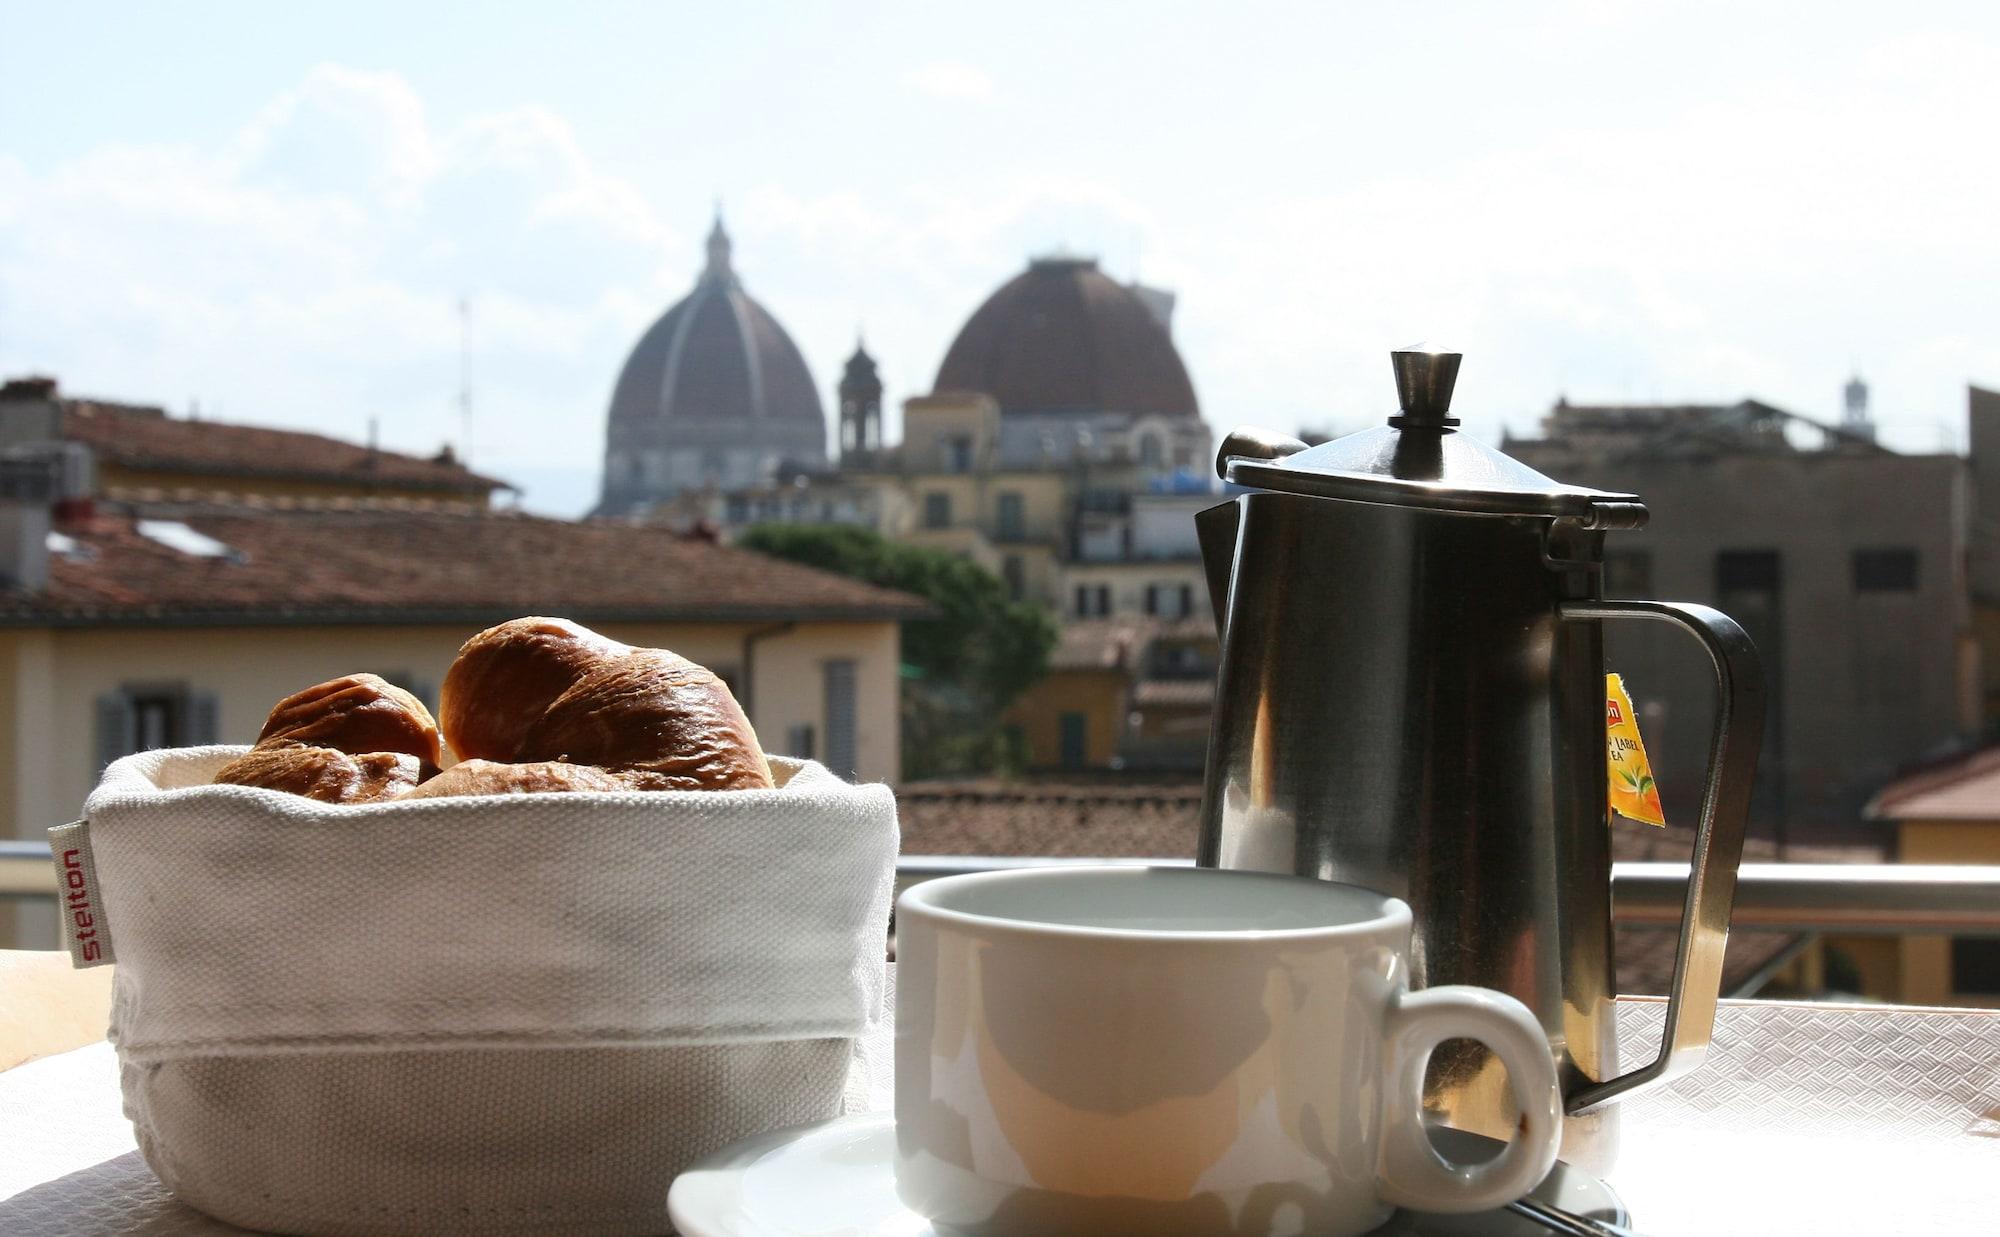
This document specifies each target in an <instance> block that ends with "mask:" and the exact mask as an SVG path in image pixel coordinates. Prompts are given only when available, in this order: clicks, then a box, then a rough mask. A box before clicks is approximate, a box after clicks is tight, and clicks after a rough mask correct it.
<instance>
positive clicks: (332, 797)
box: [215, 740, 423, 803]
mask: <svg viewBox="0 0 2000 1237" xmlns="http://www.w3.org/2000/svg"><path fill="white" fill-rule="evenodd" d="M422 776H423V766H422V762H421V761H419V760H418V759H417V757H415V756H412V755H410V754H409V753H408V752H365V753H362V754H360V755H349V754H348V753H346V752H337V751H335V750H333V749H332V748H330V747H315V746H312V745H310V744H305V743H292V742H289V741H286V740H279V741H278V742H276V743H260V744H258V745H257V746H256V747H254V748H251V749H250V750H249V751H248V752H245V753H244V754H243V755H241V756H238V757H237V758H236V759H234V760H232V761H230V762H229V763H228V764H226V765H224V766H222V768H221V769H220V770H218V771H217V772H216V775H215V780H216V781H217V782H220V783H225V784H228V785H233V786H263V787H266V788H268V789H271V790H287V791H290V792H291V793H293V794H295V795H304V796H305V797H306V798H308V799H317V800H319V801H320V802H321V803H377V802H380V801H381V800H384V799H394V798H398V797H400V796H401V795H403V794H404V793H406V792H408V791H410V790H412V789H414V788H415V787H416V786H417V783H418V781H419V780H420V779H421V778H422Z"/></svg>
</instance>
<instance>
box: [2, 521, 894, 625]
mask: <svg viewBox="0 0 2000 1237" xmlns="http://www.w3.org/2000/svg"><path fill="white" fill-rule="evenodd" d="M412 506H413V505H412V504H408V503H402V504H380V505H378V504H371V503H367V502H345V503H329V504H324V505H305V506H301V507H297V508H295V509H291V510H273V509H261V510H260V509H253V508H250V507H248V506H244V505H193V506H179V505H162V506H153V507H132V508H127V509H123V510H120V511H118V512H116V513H112V512H108V511H107V508H106V507H105V506H104V505H102V504H100V505H99V507H98V509H97V514H95V515H92V516H89V517H86V518H83V519H78V520H71V521H65V522H63V523H62V524H60V525H59V528H58V531H59V532H60V533H61V534H62V535H63V536H64V537H66V538H67V539H68V542H67V543H65V545H64V549H63V551H61V552H57V553H53V554H51V555H50V570H49V575H50V581H49V585H48V587H47V588H46V589H43V590H41V591H40V592H37V593H32V594H29V593H23V592H20V591H14V592H0V624H9V625H16V626H20V625H65V626H69V625H95V624H99V623H118V622H134V621H143V622H154V623H158V622H253V623H254V622H306V621H336V622H338V621H346V622H378V621H379V622H397V621H401V622H409V621H456V620H459V619H467V620H479V619H486V618H505V617H511V616H515V615H521V614H563V615H568V616H571V617H574V618H577V619H580V620H584V621H589V620H591V619H593V618H595V619H599V620H615V619H630V620H642V619H645V620H675V621H698V620H704V619H714V620H730V619H750V618H755V619H772V620H782V619H800V618H808V617H813V618H828V619H850V620H858V619H885V618H887V619H906V618H920V617H923V616H924V615H925V614H927V613H928V612H929V610H928V607H927V605H926V603H924V602H923V601H922V600H921V599H919V598H916V597H912V596H910V595H908V594H905V593H898V592H893V591H891V590H888V589H883V588H876V587H874V586H872V585H868V584H863V583H860V582H859V581H855V580H850V579H847V578H846V577H843V576H837V575H833V574H831V573H828V572H824V571H818V570H815V569H813V568H811V567H804V566H800V565H797V564H794V563H788V562H782V561H779V560H776V559H771V558H766V557H764V556H763V555H760V554H755V553H752V552H751V551H749V550H742V549H736V548H733V547H729V546H720V545H715V544H713V543H710V542H705V541H696V540H688V539H684V538H682V537H679V536H677V535H675V534H674V533H671V532H668V531H666V530H664V529H660V528H657V527H648V526H644V525H637V524H625V523H610V522H597V523H572V522H569V521H566V520H551V519H542V518H538V517H534V516H527V515H520V514H515V513H511V512H498V511H490V510H485V509H465V508H442V507H441V508H437V509H432V510H415V509H412ZM140 520H164V521H173V522H178V523H183V524H185V525H186V526H187V527H188V528H190V529H192V530H193V531H194V532H195V533H197V534H200V535H201V536H202V537H207V538H211V539H213V540H214V541H216V542H219V543H221V545H222V546H225V547H227V548H228V551H229V552H228V553H226V554H222V555H215V556H202V555H199V554H191V553H188V552H186V550H185V549H181V548H175V546H174V545H172V544H168V543H165V542H163V541H161V540H159V539H156V538H154V537H148V536H146V535H144V534H142V533H141V531H140V530H139V528H138V522H139V521H140Z"/></svg>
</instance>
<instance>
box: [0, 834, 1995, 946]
mask: <svg viewBox="0 0 2000 1237" xmlns="http://www.w3.org/2000/svg"><path fill="white" fill-rule="evenodd" d="M1096 863H1115V864H1130V865H1147V864H1156V865H1170V866H1189V865H1190V861H1189V860H1186V859H1069V858H1064V859H1050V858H1035V857H1029V856H1007V857H997V858H996V857H986V856H974V855H904V856H903V857H902V858H900V859H899V860H897V862H896V884H897V887H898V888H899V889H901V888H903V887H905V886H908V885H913V884H916V883H917V882H919V881H925V880H930V879H932V878H934V877H939V876H953V875H957V874H959V873H963V872H992V871H998V870H1001V869H1005V868H1024V867H1054V866H1062V865H1072V866H1073V865H1078V864H1096ZM1687 876H1688V869H1687V865H1686V864H1683V863H1619V864H1613V865H1612V869H1611V909H1612V916H1613V918H1614V919H1615V920H1616V921H1617V922H1618V923H1619V924H1621V925H1625V926H1630V927H1635V928H1661V929H1671V928H1674V927H1676V926H1677V925H1678V924H1679V923H1680V917H1681V908H1682V904H1683V903H1684V901H1685V900H1686V897H1687ZM55 893H56V885H55V876H54V871H53V869H52V868H51V866H50V863H49V848H48V844H47V843H45V842H0V900H5V899H26V898H34V899H42V898H53V897H55ZM1730 922H1731V925H1732V926H1733V927H1735V928H1737V929H1739V930H1744V931H1757V932H1791V933H1828V934H1832V935H1837V936H1849V935H1874V934H1880V935H1900V934H1903V933H1935V934H1940V935H1950V936H2000V866H1993V867H1978V866H1962V867H1961V866H1946V865H1933V864H1840V863H1835V864H1817V863H1746V864H1744V865H1743V867H1742V868H1741V869H1740V870H1739V872H1738V874H1737V878H1736V910H1735V913H1734V915H1733V916H1732V917H1731V920H1730Z"/></svg>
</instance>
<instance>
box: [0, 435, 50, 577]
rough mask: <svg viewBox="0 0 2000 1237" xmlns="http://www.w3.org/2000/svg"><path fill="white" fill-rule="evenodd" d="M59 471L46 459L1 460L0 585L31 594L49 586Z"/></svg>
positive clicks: (20, 458)
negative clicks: (52, 518) (50, 548)
mask: <svg viewBox="0 0 2000 1237" xmlns="http://www.w3.org/2000/svg"><path fill="white" fill-rule="evenodd" d="M60 469H61V465H60V463H59V461H57V460H55V459H52V458H49V457H46V456H43V457H35V456H24V457H19V458H6V459H0V586H6V587H11V588H18V589H26V590H27V591H28V592H31V593H34V592H40V591H41V590H42V589H44V588H47V587H48V583H49V533H50V532H51V531H52V525H51V523H50V514H49V511H50V507H51V505H52V504H53V502H54V499H55V493H56V483H57V480H58V477H59V473H60Z"/></svg>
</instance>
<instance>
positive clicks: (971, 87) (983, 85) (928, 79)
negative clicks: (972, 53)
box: [903, 60, 993, 103]
mask: <svg viewBox="0 0 2000 1237" xmlns="http://www.w3.org/2000/svg"><path fill="white" fill-rule="evenodd" d="M903 84H904V85H905V86H907V87H909V88H910V89H911V90H914V91H916V92H917V93H918V94H924V95H929V96H930V97H931V98H933V99H950V100H953V101H955V102H961V103H985V102H987V101H989V100H991V99H992V98H993V78H992V76H991V75H990V74H988V73H987V72H986V70H984V69H982V68H979V67H978V66H977V65H970V64H966V63H964V62H963V61H959V60H933V61H931V62H929V63H928V64H922V65H918V66H917V67H916V68H914V69H911V70H910V71H909V72H908V73H905V74H904V75H903Z"/></svg>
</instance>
